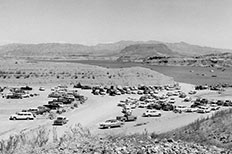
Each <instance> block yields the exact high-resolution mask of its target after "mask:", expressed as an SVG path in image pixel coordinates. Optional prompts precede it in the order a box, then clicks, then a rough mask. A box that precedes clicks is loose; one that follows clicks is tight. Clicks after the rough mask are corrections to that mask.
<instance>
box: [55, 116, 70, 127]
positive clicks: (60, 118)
mask: <svg viewBox="0 0 232 154" xmlns="http://www.w3.org/2000/svg"><path fill="white" fill-rule="evenodd" d="M67 122H68V118H66V117H65V116H58V117H57V118H56V120H54V122H53V125H64V124H67Z"/></svg>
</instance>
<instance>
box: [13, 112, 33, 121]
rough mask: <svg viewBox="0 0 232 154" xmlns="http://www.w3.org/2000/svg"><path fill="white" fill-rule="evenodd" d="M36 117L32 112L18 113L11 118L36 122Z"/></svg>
mask: <svg viewBox="0 0 232 154" xmlns="http://www.w3.org/2000/svg"><path fill="white" fill-rule="evenodd" d="M34 119H35V116H34V115H33V113H31V112H16V113H15V114H13V115H11V116H10V120H34Z"/></svg>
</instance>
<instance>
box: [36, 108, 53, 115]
mask: <svg viewBox="0 0 232 154" xmlns="http://www.w3.org/2000/svg"><path fill="white" fill-rule="evenodd" d="M37 108H38V111H37V112H36V114H37V115H40V114H44V113H47V112H49V111H50V110H51V109H49V108H48V107H45V106H38V107H37Z"/></svg>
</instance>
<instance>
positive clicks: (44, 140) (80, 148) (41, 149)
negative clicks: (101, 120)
mask: <svg viewBox="0 0 232 154" xmlns="http://www.w3.org/2000/svg"><path fill="white" fill-rule="evenodd" d="M33 136H34V137H33ZM48 136H49V131H47V130H45V129H43V128H40V129H39V130H37V131H36V133H29V134H21V135H19V136H14V137H11V138H10V139H9V140H8V141H5V142H4V141H1V142H0V143H1V144H0V145H1V148H0V152H1V153H2V154H8V153H11V154H19V153H24V154H54V153H57V154H70V153H78V154H82V153H88V154H145V153H146V154H153V153H157V154H193V153H197V154H220V153H229V151H228V150H225V149H222V148H217V147H215V146H205V145H202V144H197V143H190V142H184V141H180V140H178V141H174V140H173V139H171V138H169V139H162V140H157V139H156V138H155V136H154V135H153V136H150V135H148V134H147V133H146V132H145V133H143V134H140V135H139V134H134V135H130V136H124V135H118V136H107V137H104V138H102V137H100V136H93V135H91V134H90V132H89V131H88V130H86V129H84V128H82V127H81V126H79V125H78V126H75V127H74V128H70V131H68V132H66V133H65V134H64V136H63V137H61V138H60V139H57V138H56V135H55V132H54V131H53V142H52V143H51V142H50V141H49V137H48Z"/></svg>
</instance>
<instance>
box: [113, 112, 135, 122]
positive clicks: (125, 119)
mask: <svg viewBox="0 0 232 154" xmlns="http://www.w3.org/2000/svg"><path fill="white" fill-rule="evenodd" d="M116 119H117V120H119V121H123V122H128V121H135V120H137V117H136V116H133V115H127V114H124V115H123V116H117V117H116Z"/></svg>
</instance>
